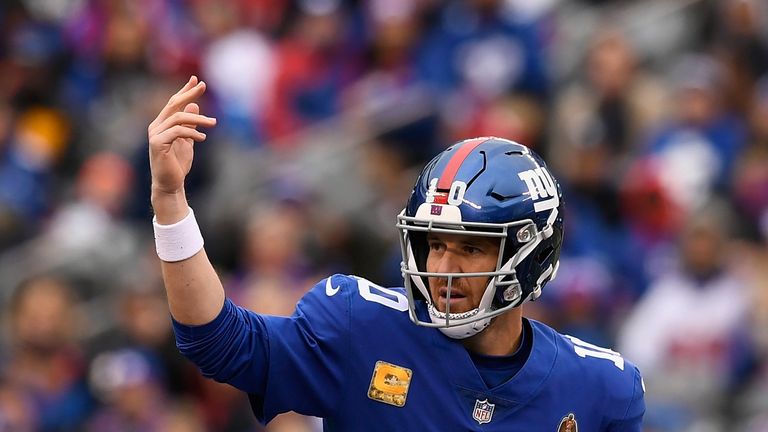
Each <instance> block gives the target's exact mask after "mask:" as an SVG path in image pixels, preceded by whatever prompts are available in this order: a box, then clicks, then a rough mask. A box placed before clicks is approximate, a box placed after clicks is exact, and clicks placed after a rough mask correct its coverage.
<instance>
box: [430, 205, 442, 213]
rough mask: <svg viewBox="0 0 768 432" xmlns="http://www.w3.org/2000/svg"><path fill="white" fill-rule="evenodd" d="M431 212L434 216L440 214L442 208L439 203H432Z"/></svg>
mask: <svg viewBox="0 0 768 432" xmlns="http://www.w3.org/2000/svg"><path fill="white" fill-rule="evenodd" d="M431 213H432V214H433V215H435V216H440V215H441V214H442V213H443V208H442V207H440V206H439V205H434V204H432V208H431Z"/></svg>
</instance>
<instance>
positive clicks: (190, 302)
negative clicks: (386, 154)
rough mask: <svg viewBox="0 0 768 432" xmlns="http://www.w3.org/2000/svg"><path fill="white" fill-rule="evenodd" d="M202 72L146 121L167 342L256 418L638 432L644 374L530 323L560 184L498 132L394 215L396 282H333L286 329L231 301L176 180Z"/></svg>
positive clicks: (456, 154)
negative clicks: (170, 333) (240, 395)
mask: <svg viewBox="0 0 768 432" xmlns="http://www.w3.org/2000/svg"><path fill="white" fill-rule="evenodd" d="M204 91H205V83H203V82H201V81H198V79H197V78H196V77H192V78H190V80H189V81H188V82H187V84H186V85H185V86H184V87H183V88H182V89H181V90H179V92H178V93H176V94H175V95H173V96H172V97H171V98H170V100H169V101H168V104H167V105H166V106H165V107H164V108H163V109H162V111H161V112H160V114H159V115H158V116H157V118H156V119H155V120H154V121H153V122H152V124H150V126H149V129H148V132H149V152H150V165H151V171H152V205H153V207H154V211H155V220H154V230H155V239H156V247H157V253H158V256H159V257H160V259H161V262H162V264H161V265H162V271H163V278H164V282H165V287H166V290H167V292H168V301H169V306H170V311H171V314H172V316H173V319H174V330H175V332H176V340H177V345H178V347H179V349H180V350H181V352H182V353H183V354H184V355H185V356H187V357H188V358H189V359H190V360H191V361H193V362H194V363H195V364H196V365H197V366H198V367H199V368H200V370H201V371H202V373H203V374H204V375H205V376H207V377H210V378H213V379H215V380H217V381H221V382H225V383H229V384H231V385H233V386H235V387H237V388H239V389H241V390H243V391H244V392H247V393H248V395H249V398H250V400H251V404H252V407H253V411H254V413H255V415H256V416H257V417H258V419H259V420H260V421H261V422H264V423H266V422H268V421H270V420H271V419H272V418H274V417H275V416H276V415H277V414H279V413H283V412H286V411H295V412H298V413H301V414H306V415H312V416H317V417H322V418H323V424H324V428H325V430H327V431H361V430H365V431H416V430H419V431H422V430H426V431H505V432H510V431H521V432H522V431H526V432H530V431H537V432H538V431H544V432H546V431H552V432H557V431H573V432H576V431H582V432H584V431H590V432H592V431H627V432H629V431H640V430H641V420H642V416H643V413H644V411H645V405H644V400H643V394H644V389H643V384H642V379H641V377H640V374H639V372H638V370H637V368H636V367H635V366H634V365H632V364H631V363H630V362H628V361H626V360H625V359H624V358H622V357H621V355H619V353H617V352H615V351H612V350H610V349H607V348H602V347H598V346H595V345H592V344H589V343H587V342H584V341H581V340H579V339H576V338H573V337H569V336H564V335H561V334H559V333H557V332H556V331H554V330H553V329H551V328H550V327H548V326H546V325H544V324H542V323H540V322H536V321H534V320H531V319H526V318H524V317H523V315H522V313H523V307H522V305H523V304H524V303H525V302H527V301H531V300H534V299H536V298H537V297H539V296H540V295H541V292H542V288H543V287H544V286H545V285H546V283H547V282H548V281H550V280H551V279H552V278H554V277H555V275H556V273H557V270H558V263H559V255H560V248H561V244H562V235H563V200H562V195H561V191H560V187H559V185H558V183H557V181H556V180H555V178H554V177H552V175H551V173H550V172H549V170H548V169H547V167H546V165H545V164H544V162H543V161H542V159H541V158H540V157H539V156H538V155H536V154H535V153H534V152H533V151H531V150H529V149H528V148H526V147H525V146H522V145H520V144H517V143H514V142H512V141H508V140H505V139H501V138H495V137H483V138H475V139H469V140H465V141H462V142H459V143H456V144H454V145H452V146H450V147H448V148H447V149H446V150H445V151H443V152H442V153H440V154H439V155H437V156H436V157H435V158H434V159H433V160H432V161H431V162H429V163H428V164H427V166H426V167H425V168H424V169H423V171H422V172H421V174H420V176H419V178H418V180H417V182H416V186H415V187H414V189H413V192H412V193H411V196H410V197H409V198H408V200H407V203H406V205H405V208H404V209H403V211H402V212H401V214H400V215H399V216H398V217H397V228H398V230H399V238H400V242H401V250H402V255H403V261H402V272H403V276H404V287H402V288H386V287H381V286H378V285H376V284H375V283H373V282H371V281H368V280H366V279H363V278H360V277H356V276H347V275H333V276H330V277H328V278H326V279H324V280H322V281H320V282H319V283H318V284H317V285H316V286H315V287H314V288H313V289H312V290H310V291H309V292H308V293H307V294H306V295H305V296H304V298H303V299H302V300H301V301H300V302H299V303H298V304H297V305H296V310H295V312H294V314H293V315H292V316H291V317H274V316H263V315H258V314H255V313H253V312H251V311H248V310H246V309H243V308H240V307H238V306H236V305H235V304H233V303H232V302H231V301H230V300H229V299H227V298H226V296H225V293H224V290H223V288H222V285H221V282H220V281H219V279H218V277H217V275H216V273H215V272H214V269H213V267H212V266H211V264H210V262H209V260H208V258H207V256H206V254H205V250H204V248H203V239H202V236H201V234H200V230H199V228H198V226H197V223H196V222H195V218H194V212H193V211H192V209H190V208H189V207H188V205H187V201H186V198H185V195H184V179H185V177H186V175H187V173H188V172H189V169H190V166H191V164H192V159H193V147H194V143H195V142H196V141H198V142H199V141H202V140H204V139H205V135H204V134H203V133H202V132H200V131H198V130H197V127H198V126H202V127H212V126H214V125H215V122H216V120H215V119H213V118H210V117H207V116H204V115H201V114H200V108H199V106H198V105H197V104H196V103H195V101H196V100H197V99H198V98H199V97H200V95H202V94H203V92H204Z"/></svg>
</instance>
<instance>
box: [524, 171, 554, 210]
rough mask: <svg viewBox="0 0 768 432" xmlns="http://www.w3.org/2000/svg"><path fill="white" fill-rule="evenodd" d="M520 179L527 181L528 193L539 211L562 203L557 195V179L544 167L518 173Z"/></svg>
mask: <svg viewBox="0 0 768 432" xmlns="http://www.w3.org/2000/svg"><path fill="white" fill-rule="evenodd" d="M517 176H518V177H520V180H522V181H524V182H525V185H526V186H527V187H528V193H529V194H530V195H531V199H532V200H533V209H534V210H535V211H536V212H537V213H538V212H540V211H544V210H551V209H553V208H556V207H557V206H558V205H560V197H558V196H557V186H555V181H554V180H553V179H552V176H551V175H550V174H549V171H547V169H546V168H544V167H538V168H536V169H532V170H527V171H523V172H521V173H518V174H517Z"/></svg>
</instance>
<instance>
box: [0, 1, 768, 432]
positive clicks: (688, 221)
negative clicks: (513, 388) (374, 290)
mask: <svg viewBox="0 0 768 432" xmlns="http://www.w3.org/2000/svg"><path fill="white" fill-rule="evenodd" d="M191 74H196V75H198V76H199V77H200V78H201V79H203V80H205V81H206V83H207V84H208V89H209V90H208V93H207V94H206V96H205V100H204V101H202V102H201V106H202V111H203V113H205V114H207V115H211V116H215V117H217V118H218V125H217V127H216V128H215V130H210V131H206V132H207V133H208V139H207V141H206V142H204V143H200V144H198V145H197V146H196V148H195V151H196V158H195V163H194V166H193V169H192V172H191V174H190V176H189V178H188V181H187V193H188V195H189V198H190V202H191V205H192V206H193V207H194V208H195V209H196V213H197V214H198V220H200V221H201V226H202V229H203V231H204V233H203V234H204V236H205V239H206V249H207V250H208V253H209V256H210V257H211V258H212V260H213V262H214V265H215V266H216V267H217V270H218V271H219V273H220V275H221V277H222V279H223V281H224V285H225V288H226V291H227V294H228V295H229V296H230V297H231V298H233V299H234V300H235V301H236V302H237V303H238V304H240V305H243V306H246V307H249V308H251V309H253V310H255V311H257V312H262V313H269V314H278V315H287V314H290V313H291V311H292V309H293V306H294V304H295V302H296V301H297V299H298V298H300V297H301V295H302V294H303V293H304V292H306V290H307V289H309V288H310V287H311V286H312V285H313V284H314V283H315V282H317V281H319V280H320V279H321V278H322V277H324V276H325V275H327V274H330V273H333V272H342V273H352V274H358V275H361V276H364V277H367V278H369V279H371V280H373V281H376V282H377V283H380V284H383V285H396V286H401V283H402V282H401V281H402V279H401V276H400V270H399V261H400V257H399V250H398V248H397V245H396V243H397V239H396V231H395V229H394V222H395V216H396V214H397V213H398V212H399V211H400V209H401V208H402V206H403V204H404V202H405V200H406V198H407V196H408V193H409V191H410V188H411V187H412V184H413V181H414V180H415V176H416V173H417V170H418V169H419V168H420V166H421V165H422V164H423V163H425V162H426V161H427V160H428V159H429V158H430V157H431V156H432V155H433V154H435V153H437V152H438V151H439V150H441V149H442V148H444V147H445V146H446V145H447V144H449V143H451V142H453V141H455V140H458V139H462V138H467V137H472V136H484V135H497V136H502V137H506V138H510V139H514V140H517V141H519V142H521V143H524V144H526V145H528V146H530V147H532V148H534V149H535V150H536V151H538V152H539V153H541V154H542V155H544V157H545V159H546V160H547V161H549V163H550V166H551V168H552V169H553V171H554V172H555V173H556V176H557V177H558V178H559V179H560V181H561V183H562V185H563V188H564V194H565V200H566V201H565V202H566V211H567V214H566V233H565V244H564V250H563V254H562V263H561V270H560V272H559V276H558V278H557V279H556V280H555V281H553V282H552V283H550V284H549V285H548V286H547V288H546V292H545V294H544V295H543V296H542V298H541V300H539V301H537V302H536V303H533V304H531V305H526V306H525V309H526V315H528V316H531V317H533V318H536V319H540V320H542V321H545V322H547V323H549V324H551V325H553V326H554V327H556V328H557V329H558V330H560V331H561V332H565V333H569V334H572V335H574V336H577V337H579V338H581V339H584V340H587V341H590V342H592V343H595V344H598V345H603V346H609V347H614V348H616V349H617V350H618V351H620V352H621V353H622V354H623V355H624V356H625V357H627V358H629V359H630V360H632V361H633V362H635V363H636V364H637V365H638V366H639V367H640V370H641V372H642V373H643V376H644V379H645V384H646V389H647V394H646V401H647V405H648V411H647V414H646V430H647V431H660V432H662V431H663V432H667V431H688V432H694V431H695V432H701V431H705V432H708V431H712V432H717V431H743V432H765V431H768V426H766V425H768V265H767V264H768V247H767V244H768V243H767V240H768V3H766V2H765V1H763V0H638V1H620V0H537V1H527V0H445V1H443V0H135V1H129V0H4V1H3V2H2V3H0V306H2V309H1V310H0V319H1V320H2V326H1V327H0V328H1V329H2V336H1V338H0V432H4V431H79V430H89V431H126V430H141V431H233V432H234V431H253V430H262V427H261V426H259V425H258V424H256V423H255V421H254V420H253V416H252V415H251V414H250V408H249V406H248V401H247V397H246V396H245V395H244V394H242V393H240V392H238V391H236V390H234V389H232V388H229V387H227V386H224V385H220V384H217V383H215V382H212V381H209V380H205V379H203V378H201V376H200V374H199V373H198V372H197V370H196V369H195V368H194V367H193V366H192V365H191V364H190V363H188V362H187V361H186V360H184V359H183V358H182V357H181V356H180V355H179V354H178V353H177V351H176V349H175V346H174V341H173V335H172V332H171V327H170V318H169V314H168V310H167V306H166V304H165V298H164V292H163V288H162V280H161V278H160V274H159V264H158V262H157V257H156V255H155V253H154V244H153V241H152V232H151V223H150V221H151V207H150V203H149V184H150V179H149V168H148V157H147V148H146V147H147V138H146V130H147V125H148V124H149V122H150V121H151V120H152V119H153V118H154V116H155V115H156V113H157V112H159V109H160V107H162V106H163V105H164V104H165V101H166V100H167V98H168V97H169V95H170V94H172V93H174V92H175V91H176V89H178V88H179V87H181V85H183V83H184V82H186V80H187V79H188V77H189V75H191ZM319 428H320V426H319V421H318V420H317V419H313V418H305V417H302V416H299V415H292V414H287V415H283V416H280V417H278V419H276V420H275V421H274V422H273V423H271V424H270V425H269V426H268V427H267V428H266V430H269V431H298V432H302V431H317V430H319Z"/></svg>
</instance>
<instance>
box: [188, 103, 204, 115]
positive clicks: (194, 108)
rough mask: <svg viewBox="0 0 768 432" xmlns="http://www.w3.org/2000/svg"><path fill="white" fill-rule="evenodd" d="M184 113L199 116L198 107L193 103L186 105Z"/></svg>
mask: <svg viewBox="0 0 768 432" xmlns="http://www.w3.org/2000/svg"><path fill="white" fill-rule="evenodd" d="M184 112H188V113H192V114H200V105H198V104H196V103H194V102H192V103H188V104H187V106H185V107H184Z"/></svg>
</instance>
